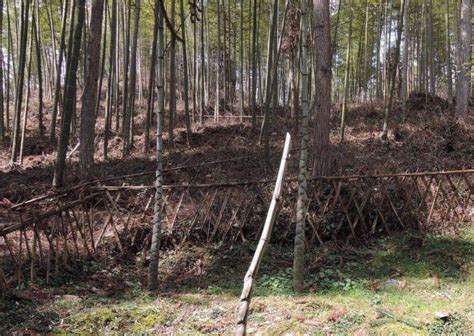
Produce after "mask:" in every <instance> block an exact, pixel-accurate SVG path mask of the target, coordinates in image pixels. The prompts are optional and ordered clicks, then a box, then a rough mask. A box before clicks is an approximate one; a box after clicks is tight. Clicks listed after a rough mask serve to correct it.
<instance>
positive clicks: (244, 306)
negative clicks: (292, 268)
mask: <svg viewBox="0 0 474 336" xmlns="http://www.w3.org/2000/svg"><path fill="white" fill-rule="evenodd" d="M290 142H291V136H290V134H289V133H286V140H285V147H284V148H283V155H282V158H281V163H280V169H279V170H278V177H277V181H276V184H275V190H274V191H273V197H272V200H271V202H270V207H269V209H268V213H267V218H266V219H265V225H264V227H263V231H262V235H261V237H260V240H259V242H258V245H257V249H256V250H255V254H254V255H253V258H252V262H251V263H250V267H249V269H248V270H247V273H246V274H245V278H244V286H243V289H242V294H241V295H240V300H239V305H238V307H237V325H236V327H235V334H236V335H246V333H247V317H248V314H249V307H250V300H251V298H252V289H253V285H254V282H255V278H256V276H257V273H258V268H259V266H260V262H261V261H262V258H263V253H264V252H265V247H266V246H267V243H268V241H269V240H270V236H271V233H272V228H273V223H274V221H275V215H276V209H277V205H278V203H279V202H280V200H281V198H280V195H281V189H282V186H283V181H284V177H285V172H286V166H287V163H288V158H289V154H290Z"/></svg>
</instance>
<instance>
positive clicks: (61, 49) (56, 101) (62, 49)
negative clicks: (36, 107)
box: [49, 0, 72, 141]
mask: <svg viewBox="0 0 474 336" xmlns="http://www.w3.org/2000/svg"><path fill="white" fill-rule="evenodd" d="M68 12H69V0H64V9H63V18H62V27H61V42H60V45H59V60H58V64H57V67H56V85H55V92H54V103H53V112H52V115H51V133H50V136H49V137H50V140H51V141H54V140H55V138H56V121H57V117H58V108H59V99H60V96H61V73H62V71H61V69H62V66H63V59H64V53H65V49H66V28H67V13H68ZM71 30H72V29H71Z"/></svg>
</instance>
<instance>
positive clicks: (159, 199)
mask: <svg viewBox="0 0 474 336" xmlns="http://www.w3.org/2000/svg"><path fill="white" fill-rule="evenodd" d="M160 1H161V0H156V1H155V9H156V10H155V25H157V26H158V41H157V53H158V60H157V76H156V82H157V90H158V93H157V98H158V106H157V117H156V121H157V138H156V151H157V154H156V161H157V166H156V179H155V188H156V189H155V206H154V217H153V233H152V239H151V247H150V264H149V266H148V289H149V290H156V289H157V288H158V264H159V258H160V246H161V226H162V218H163V214H162V206H163V175H162V173H163V111H164V90H163V89H164V87H163V86H164V76H163V75H164V59H163V58H164V34H163V10H162V8H163V7H162V6H160V3H159V2H160Z"/></svg>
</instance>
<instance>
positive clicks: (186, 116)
mask: <svg viewBox="0 0 474 336" xmlns="http://www.w3.org/2000/svg"><path fill="white" fill-rule="evenodd" d="M183 2H184V0H180V1H179V7H180V8H179V9H180V14H181V30H182V32H183V34H182V41H181V43H182V48H183V75H184V80H183V83H184V121H185V123H186V135H187V141H188V144H189V143H191V140H192V139H191V136H192V135H191V119H190V117H189V82H188V76H189V75H188V55H187V51H186V41H187V39H186V29H185V27H186V26H185V24H186V18H185V17H184V4H183Z"/></svg>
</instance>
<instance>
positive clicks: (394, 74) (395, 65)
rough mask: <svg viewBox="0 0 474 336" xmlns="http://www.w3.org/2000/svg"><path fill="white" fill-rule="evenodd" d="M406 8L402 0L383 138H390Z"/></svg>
mask: <svg viewBox="0 0 474 336" xmlns="http://www.w3.org/2000/svg"><path fill="white" fill-rule="evenodd" d="M405 10H406V2H405V0H401V4H400V14H399V16H398V28H397V42H396V46H395V59H394V61H393V65H392V68H391V69H390V70H391V73H390V78H389V80H388V86H389V90H390V93H389V97H388V99H387V100H388V102H387V103H386V104H385V116H384V121H383V130H382V140H387V139H388V124H389V121H390V115H391V113H392V106H393V99H394V95H395V87H396V79H397V68H398V62H399V60H400V44H401V40H402V32H403V18H404V12H405Z"/></svg>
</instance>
